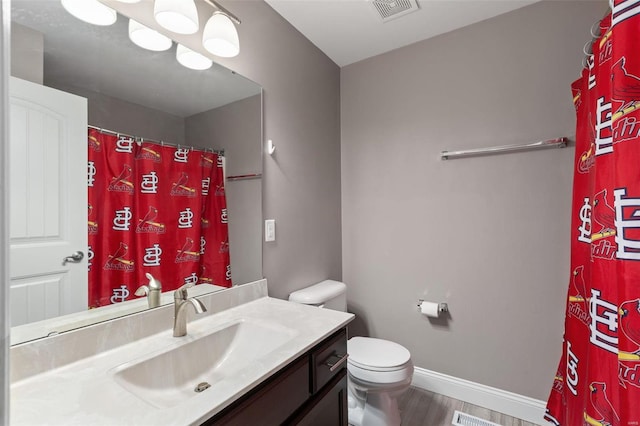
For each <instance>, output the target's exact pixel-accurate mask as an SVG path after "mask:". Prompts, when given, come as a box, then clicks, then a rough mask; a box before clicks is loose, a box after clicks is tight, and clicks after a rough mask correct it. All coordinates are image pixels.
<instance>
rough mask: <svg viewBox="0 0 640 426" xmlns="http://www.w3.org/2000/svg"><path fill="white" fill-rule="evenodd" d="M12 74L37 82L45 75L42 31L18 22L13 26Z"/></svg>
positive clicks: (40, 81)
mask: <svg viewBox="0 0 640 426" xmlns="http://www.w3.org/2000/svg"><path fill="white" fill-rule="evenodd" d="M11 75H13V76H17V77H20V78H22V79H23V80H27V81H31V82H33V83H36V84H42V80H43V75H44V37H43V36H42V33H40V32H38V31H34V30H32V29H31V28H27V27H25V26H24V25H19V24H16V23H13V24H12V26H11Z"/></svg>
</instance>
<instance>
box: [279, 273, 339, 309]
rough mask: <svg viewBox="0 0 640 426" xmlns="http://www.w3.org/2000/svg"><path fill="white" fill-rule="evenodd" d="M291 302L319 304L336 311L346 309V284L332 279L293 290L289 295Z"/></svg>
mask: <svg viewBox="0 0 640 426" xmlns="http://www.w3.org/2000/svg"><path fill="white" fill-rule="evenodd" d="M289 300H290V301H291V302H296V303H302V304H304V305H314V306H320V307H323V308H327V309H333V310H336V311H342V312H346V311H347V286H346V285H345V284H344V283H341V282H339V281H333V280H325V281H322V282H319V283H318V284H314V285H312V286H309V287H305V288H303V289H301V290H298V291H294V292H293V293H291V294H290V295H289Z"/></svg>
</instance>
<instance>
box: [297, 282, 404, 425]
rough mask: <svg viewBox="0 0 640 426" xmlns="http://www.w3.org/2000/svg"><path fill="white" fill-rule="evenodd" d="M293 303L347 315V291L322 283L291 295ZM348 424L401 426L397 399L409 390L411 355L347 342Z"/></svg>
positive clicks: (367, 342) (382, 343)
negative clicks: (341, 312)
mask: <svg viewBox="0 0 640 426" xmlns="http://www.w3.org/2000/svg"><path fill="white" fill-rule="evenodd" d="M289 300H290V301H292V302H297V303H303V304H305V305H314V306H319V307H323V308H327V309H335V310H338V311H346V309H347V287H346V285H344V283H341V282H338V281H331V280H327V281H322V282H320V283H318V284H315V285H312V286H310V287H306V288H303V289H302V290H298V291H295V292H293V293H291V294H290V295H289ZM347 352H348V353H349V358H348V360H347V372H348V375H347V377H348V382H349V385H348V389H349V424H351V425H354V426H399V425H400V411H399V410H398V403H397V397H398V396H400V395H401V394H402V393H403V392H404V391H406V390H407V388H408V387H409V385H410V384H411V377H412V375H413V363H412V362H411V354H410V353H409V351H408V350H407V349H406V348H405V347H403V346H401V345H399V344H397V343H394V342H390V341H388V340H382V339H374V338H371V337H352V338H351V339H349V341H348V342H347Z"/></svg>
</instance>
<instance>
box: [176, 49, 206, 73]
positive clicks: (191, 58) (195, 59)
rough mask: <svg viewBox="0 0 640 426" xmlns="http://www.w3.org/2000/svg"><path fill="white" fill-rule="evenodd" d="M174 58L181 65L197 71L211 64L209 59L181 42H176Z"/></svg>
mask: <svg viewBox="0 0 640 426" xmlns="http://www.w3.org/2000/svg"><path fill="white" fill-rule="evenodd" d="M176 59H177V60H178V62H180V64H181V65H183V66H185V67H187V68H191V69H192V70H198V71H202V70H206V69H208V68H211V65H213V61H212V60H211V59H209V58H207V57H206V56H204V55H201V54H200V53H198V52H194V51H193V50H191V49H189V48H188V47H186V46H183V45H181V44H178V47H177V49H176Z"/></svg>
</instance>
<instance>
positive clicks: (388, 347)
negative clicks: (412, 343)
mask: <svg viewBox="0 0 640 426" xmlns="http://www.w3.org/2000/svg"><path fill="white" fill-rule="evenodd" d="M347 352H349V361H350V362H352V363H355V364H360V365H362V366H363V367H365V368H366V367H373V368H393V367H400V366H402V365H404V364H406V363H407V362H409V360H410V359H411V354H410V353H409V351H408V350H407V349H406V348H405V347H404V346H401V345H399V344H397V343H394V342H390V341H388V340H383V339H374V338H372V337H352V338H351V339H349V340H348V341H347Z"/></svg>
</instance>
